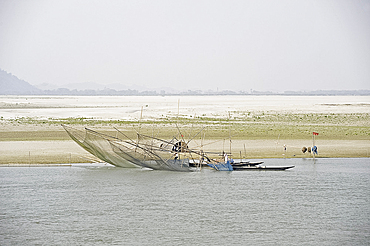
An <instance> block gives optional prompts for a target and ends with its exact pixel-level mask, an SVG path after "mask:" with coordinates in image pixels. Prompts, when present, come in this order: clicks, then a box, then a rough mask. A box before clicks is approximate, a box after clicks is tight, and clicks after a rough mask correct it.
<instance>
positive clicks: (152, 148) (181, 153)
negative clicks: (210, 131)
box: [63, 125, 193, 172]
mask: <svg viewBox="0 0 370 246" xmlns="http://www.w3.org/2000/svg"><path fill="white" fill-rule="evenodd" d="M63 127H64V129H65V130H66V132H67V133H68V134H69V136H70V137H71V138H72V139H73V140H74V141H75V142H76V143H77V144H79V145H80V146H81V147H82V148H84V149H85V150H87V151H88V152H90V153H91V154H93V155H94V156H96V157H98V158H99V159H100V160H102V161H105V162H107V163H110V164H112V165H115V166H119V167H145V168H151V169H154V170H169V171H184V172H188V171H192V169H191V168H190V160H189V158H193V157H192V155H193V154H192V152H191V151H190V150H189V149H188V147H187V144H186V143H185V142H184V141H179V140H177V139H176V138H173V139H172V140H170V141H166V140H163V139H158V138H155V137H150V136H146V135H141V134H137V139H136V140H132V139H130V138H128V137H126V136H125V135H123V134H121V135H123V137H121V138H117V137H112V136H109V135H106V134H103V133H99V132H96V131H93V130H91V129H87V128H85V131H80V130H77V129H74V128H72V127H69V126H65V125H63Z"/></svg>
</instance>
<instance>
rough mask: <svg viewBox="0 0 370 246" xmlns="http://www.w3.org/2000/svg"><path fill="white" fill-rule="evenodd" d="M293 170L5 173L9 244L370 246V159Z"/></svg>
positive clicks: (80, 168) (4, 220) (0, 234)
mask: <svg viewBox="0 0 370 246" xmlns="http://www.w3.org/2000/svg"><path fill="white" fill-rule="evenodd" d="M264 161H265V164H266V165H267V166H268V165H295V168H293V169H290V170H287V171H240V172H237V171H234V172H217V171H213V170H210V169H203V170H202V171H200V172H193V173H178V172H168V171H149V170H143V169H123V168H117V167H113V166H110V165H103V164H79V165H78V164H75V165H72V166H71V167H2V168H0V194H1V196H0V207H1V209H0V244H1V245H369V242H370V207H369V204H370V159H369V158H352V159H349V158H347V159H316V161H315V162H313V160H312V159H265V160H264Z"/></svg>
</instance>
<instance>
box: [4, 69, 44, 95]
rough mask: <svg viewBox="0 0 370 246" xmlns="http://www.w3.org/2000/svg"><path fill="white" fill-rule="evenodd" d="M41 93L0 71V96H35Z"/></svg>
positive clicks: (24, 82) (26, 83)
mask: <svg viewBox="0 0 370 246" xmlns="http://www.w3.org/2000/svg"><path fill="white" fill-rule="evenodd" d="M35 94H43V91H42V90H40V89H37V88H36V87H35V86H33V85H31V84H29V83H28V82H26V81H24V80H20V79H18V78H17V77H16V76H14V75H12V74H11V73H7V72H6V71H4V70H2V69H0V95H35Z"/></svg>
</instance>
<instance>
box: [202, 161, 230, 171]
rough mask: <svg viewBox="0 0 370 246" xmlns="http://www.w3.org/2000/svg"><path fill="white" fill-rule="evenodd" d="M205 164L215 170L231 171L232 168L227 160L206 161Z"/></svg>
mask: <svg viewBox="0 0 370 246" xmlns="http://www.w3.org/2000/svg"><path fill="white" fill-rule="evenodd" d="M207 165H208V166H209V167H211V168H213V169H215V170H217V171H233V170H234V168H233V166H232V165H231V164H230V161H229V160H228V161H226V162H211V163H207Z"/></svg>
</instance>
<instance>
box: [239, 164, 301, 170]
mask: <svg viewBox="0 0 370 246" xmlns="http://www.w3.org/2000/svg"><path fill="white" fill-rule="evenodd" d="M293 167H294V166H265V165H246V166H238V167H235V166H234V167H233V169H234V171H252V170H266V171H284V170H287V169H290V168H293Z"/></svg>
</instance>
